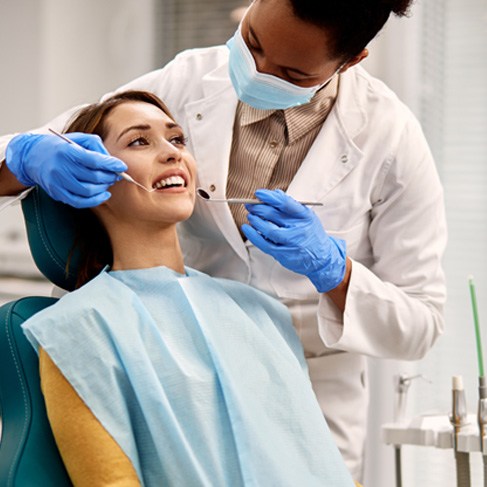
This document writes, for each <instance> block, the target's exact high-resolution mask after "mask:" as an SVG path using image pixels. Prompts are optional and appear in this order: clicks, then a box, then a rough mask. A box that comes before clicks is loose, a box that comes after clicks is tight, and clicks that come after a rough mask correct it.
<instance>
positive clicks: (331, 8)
mask: <svg viewBox="0 0 487 487" xmlns="http://www.w3.org/2000/svg"><path fill="white" fill-rule="evenodd" d="M285 1H287V2H289V3H290V4H291V7H292V9H293V11H294V14H295V15H296V17H298V18H299V19H301V20H304V21H305V22H309V23H310V24H313V25H316V26H317V27H320V28H322V29H323V30H326V31H327V32H328V33H330V34H331V42H332V45H331V46H330V48H331V51H332V53H333V55H334V57H335V58H337V59H341V60H343V61H347V60H348V59H350V58H352V57H354V56H357V55H358V54H360V53H361V52H362V50H363V49H364V48H365V47H366V46H367V44H368V43H369V42H370V41H371V40H372V39H373V38H374V37H375V36H376V35H377V33H378V32H379V31H380V30H381V29H382V27H383V26H384V24H385V23H386V21H387V19H388V18H389V16H390V15H391V14H395V15H397V16H398V17H403V16H406V15H407V14H408V13H409V9H410V7H411V4H412V3H413V0H285Z"/></svg>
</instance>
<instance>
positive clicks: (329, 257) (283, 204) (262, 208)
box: [242, 189, 346, 293]
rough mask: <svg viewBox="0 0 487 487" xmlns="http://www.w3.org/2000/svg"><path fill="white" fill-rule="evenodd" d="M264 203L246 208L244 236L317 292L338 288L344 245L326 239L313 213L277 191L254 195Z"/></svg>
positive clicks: (337, 240) (344, 259) (344, 254)
mask: <svg viewBox="0 0 487 487" xmlns="http://www.w3.org/2000/svg"><path fill="white" fill-rule="evenodd" d="M255 195H256V196H257V198H258V199H259V200H260V201H262V202H263V203H264V204H259V205H253V204H248V205H245V207H246V208H247V210H248V211H249V214H248V220H249V223H250V225H247V224H244V225H242V231H243V232H244V234H245V236H246V237H247V238H248V239H249V240H250V242H252V243H253V244H254V245H255V246H256V247H258V248H259V249H260V250H262V251H263V252H265V253H267V254H269V255H272V257H274V258H275V259H276V260H277V261H279V262H280V263H281V264H282V265H283V266H284V267H286V268H287V269H289V270H291V271H294V272H296V273H298V274H303V275H305V276H307V277H308V278H309V279H310V280H311V282H312V283H313V284H314V286H315V287H316V289H317V290H318V291H319V292H320V293H326V292H328V291H331V290H332V289H334V288H335V287H337V286H338V285H339V284H340V283H341V282H342V280H343V277H344V275H345V268H346V245H345V242H344V241H343V240H340V239H337V238H334V237H331V236H329V235H328V234H327V233H326V232H325V230H324V229H323V227H322V225H321V222H320V220H319V219H318V217H317V216H316V214H315V213H314V212H313V211H312V210H311V209H310V208H308V207H306V206H304V205H302V204H301V203H298V202H297V201H296V200H294V199H293V198H291V197H290V196H288V195H287V194H285V193H284V192H283V191H281V190H280V189H277V190H274V191H270V190H268V189H259V190H257V191H256V192H255Z"/></svg>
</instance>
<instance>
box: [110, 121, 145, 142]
mask: <svg viewBox="0 0 487 487" xmlns="http://www.w3.org/2000/svg"><path fill="white" fill-rule="evenodd" d="M150 128H151V126H150V125H148V124H141V125H131V126H130V127H127V128H125V129H123V130H122V131H121V132H120V135H119V136H118V137H117V142H118V141H119V140H120V139H121V138H122V137H123V136H124V135H125V134H126V133H127V132H130V131H131V130H150Z"/></svg>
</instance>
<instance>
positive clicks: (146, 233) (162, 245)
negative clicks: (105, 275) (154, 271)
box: [108, 224, 184, 274]
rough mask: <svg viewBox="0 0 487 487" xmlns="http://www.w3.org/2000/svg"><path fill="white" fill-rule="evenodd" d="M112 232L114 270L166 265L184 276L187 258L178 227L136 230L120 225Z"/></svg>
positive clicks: (143, 227)
mask: <svg viewBox="0 0 487 487" xmlns="http://www.w3.org/2000/svg"><path fill="white" fill-rule="evenodd" d="M108 233H109V235H110V239H111V242H112V249H113V265H112V269H113V270H128V269H147V268H150V267H159V266H166V267H168V268H170V269H173V270H174V271H176V272H179V273H180V274H184V259H183V253H182V250H181V247H180V245H179V238H178V235H177V231H176V225H172V226H169V227H166V228H154V227H152V226H141V227H140V228H134V227H133V226H127V227H124V225H120V224H119V225H117V226H116V228H115V229H110V230H109V232H108Z"/></svg>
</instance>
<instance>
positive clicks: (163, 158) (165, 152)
mask: <svg viewBox="0 0 487 487" xmlns="http://www.w3.org/2000/svg"><path fill="white" fill-rule="evenodd" d="M181 158H182V155H181V149H179V148H178V147H176V146H175V145H174V144H173V143H172V142H170V141H169V140H164V141H163V143H162V147H161V150H160V152H159V160H160V162H162V163H164V164H175V163H177V162H180V161H181Z"/></svg>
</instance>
